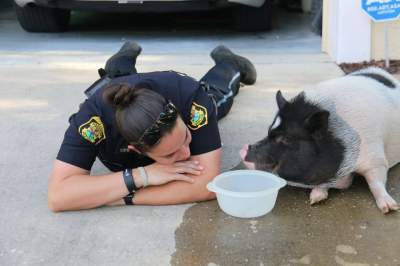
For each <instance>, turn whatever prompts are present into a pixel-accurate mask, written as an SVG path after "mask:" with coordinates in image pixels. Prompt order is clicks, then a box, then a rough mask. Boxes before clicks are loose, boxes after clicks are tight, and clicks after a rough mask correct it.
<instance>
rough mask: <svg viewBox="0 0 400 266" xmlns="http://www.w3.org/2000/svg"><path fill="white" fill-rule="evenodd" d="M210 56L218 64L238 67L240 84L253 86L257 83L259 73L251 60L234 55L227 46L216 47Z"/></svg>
mask: <svg viewBox="0 0 400 266" xmlns="http://www.w3.org/2000/svg"><path fill="white" fill-rule="evenodd" d="M210 56H211V58H212V59H213V60H214V62H215V63H216V64H217V63H222V62H231V63H233V64H234V65H235V66H237V68H238V69H239V72H240V82H242V83H244V84H246V85H252V84H254V83H255V82H256V79H257V71H256V68H255V67H254V65H253V64H252V63H251V62H250V60H248V59H247V58H244V57H243V56H240V55H236V54H234V53H233V52H232V51H231V50H229V49H228V48H227V47H226V46H224V45H219V46H217V47H215V48H214V50H212V52H211V54H210Z"/></svg>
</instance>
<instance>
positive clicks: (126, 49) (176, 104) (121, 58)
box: [48, 42, 256, 212]
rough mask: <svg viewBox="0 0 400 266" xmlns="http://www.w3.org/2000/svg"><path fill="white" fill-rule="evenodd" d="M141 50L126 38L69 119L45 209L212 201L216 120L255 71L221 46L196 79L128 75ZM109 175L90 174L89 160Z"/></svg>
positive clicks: (253, 78) (216, 156) (132, 72)
mask: <svg viewBox="0 0 400 266" xmlns="http://www.w3.org/2000/svg"><path fill="white" fill-rule="evenodd" d="M140 53H141V48H140V46H139V45H137V44H136V43H132V42H127V43H125V44H124V46H123V47H122V48H121V49H120V51H119V52H118V53H116V54H115V55H114V56H112V57H111V58H110V59H109V60H108V61H107V63H106V66H105V69H104V70H103V69H100V70H99V73H100V76H101V78H100V79H99V80H98V81H96V82H95V83H94V84H93V85H92V86H91V87H90V88H89V89H88V90H86V94H87V95H88V98H87V99H86V100H85V102H84V103H82V104H81V106H80V109H79V111H78V112H77V113H75V114H73V115H72V116H71V117H70V120H69V122H70V126H69V127H68V129H67V131H66V132H65V136H64V140H63V142H62V144H61V147H60V150H59V153H58V155H57V159H56V160H55V163H54V167H53V170H52V172H51V175H50V182H49V194H48V197H49V208H50V209H51V210H52V211H55V212H56V211H64V210H78V209H88V208H94V207H98V206H102V205H116V204H126V205H166V204H179V203H188V202H195V201H202V200H208V199H213V198H214V197H215V195H214V194H213V193H210V192H208V191H207V189H206V184H207V183H208V182H209V181H210V180H212V179H213V178H214V177H215V176H216V175H217V174H219V171H220V159H221V140H220V135H219V131H218V126H217V121H218V120H219V119H220V118H222V117H224V116H225V115H226V114H227V113H228V112H229V110H230V108H231V106H232V103H233V96H235V95H236V94H237V93H238V90H239V87H240V83H243V84H253V83H255V81H256V71H255V68H254V66H253V64H252V63H251V62H250V61H249V60H248V59H246V58H244V57H241V56H238V55H236V54H234V53H232V52H231V51H230V50H229V49H228V48H226V47H225V46H218V47H216V48H215V49H214V50H213V51H212V52H211V57H212V59H213V60H214V61H215V66H214V67H213V68H211V69H210V70H209V71H208V72H207V73H206V75H205V76H204V77H203V78H202V79H201V80H200V81H196V80H195V79H193V78H191V77H189V76H187V75H185V74H181V73H178V72H174V71H163V72H150V73H136V69H135V63H136V57H137V56H138V55H139V54H140ZM96 157H97V158H99V160H100V161H101V162H102V163H103V164H104V165H105V166H106V167H107V168H108V169H110V170H111V171H112V173H109V174H104V175H98V176H93V175H90V170H91V167H92V165H93V163H94V161H95V159H96Z"/></svg>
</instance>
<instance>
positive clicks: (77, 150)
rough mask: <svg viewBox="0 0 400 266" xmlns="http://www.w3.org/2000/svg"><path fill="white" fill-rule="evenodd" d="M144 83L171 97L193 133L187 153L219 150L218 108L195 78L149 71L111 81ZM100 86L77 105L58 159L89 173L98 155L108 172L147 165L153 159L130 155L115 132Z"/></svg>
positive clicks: (115, 128)
mask: <svg viewBox="0 0 400 266" xmlns="http://www.w3.org/2000/svg"><path fill="white" fill-rule="evenodd" d="M139 82H140V83H146V84H147V85H148V86H146V87H150V88H151V89H152V90H154V91H156V92H158V93H159V94H161V95H162V96H164V97H165V98H167V99H169V100H170V101H171V102H172V103H173V104H174V105H175V106H176V107H177V109H178V111H179V113H180V115H181V117H182V119H183V121H184V122H185V123H186V125H187V126H188V128H189V130H190V131H191V134H192V142H191V143H190V151H191V154H192V155H199V154H203V153H206V152H210V151H213V150H216V149H218V148H220V147H221V140H220V135H219V131H218V125H217V115H216V108H215V105H214V103H213V101H212V99H211V98H210V97H209V96H208V95H207V93H206V92H205V91H204V90H203V89H202V88H201V86H200V83H199V82H198V81H196V80H194V79H193V78H191V77H189V76H186V75H183V74H180V73H177V72H173V71H165V72H151V73H141V74H134V75H129V76H123V77H118V78H115V79H113V80H112V81H111V83H112V84H115V83H129V84H131V85H135V84H138V83H139ZM104 89H105V87H103V88H100V89H99V90H98V91H96V93H95V94H93V95H92V96H90V97H89V98H88V99H86V100H85V102H83V104H81V106H80V108H79V111H78V112H77V113H75V114H73V115H72V116H71V117H70V119H69V122H70V126H69V127H68V129H67V131H66V132H65V136H64V140H63V142H62V145H61V148H60V150H59V152H58V155H57V159H58V160H60V161H63V162H66V163H69V164H72V165H75V166H78V167H80V168H83V169H86V170H90V169H91V167H92V165H93V163H94V161H95V159H96V157H98V158H99V159H100V160H101V161H102V163H103V164H104V165H105V166H106V167H107V168H109V169H110V170H111V171H120V170H123V169H125V168H135V167H139V166H145V165H148V164H150V163H152V162H153V161H152V160H151V159H150V158H148V157H146V156H144V155H140V154H138V153H135V152H132V151H128V149H127V145H128V143H127V142H126V141H125V140H124V138H123V137H122V136H121V135H120V134H119V132H118V129H117V125H116V120H115V109H114V108H113V107H112V106H111V105H110V104H108V103H107V102H105V101H104V99H103V92H104Z"/></svg>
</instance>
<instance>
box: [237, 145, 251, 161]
mask: <svg viewBox="0 0 400 266" xmlns="http://www.w3.org/2000/svg"><path fill="white" fill-rule="evenodd" d="M248 151H249V144H244V145H243V147H242V149H241V150H240V152H239V154H240V158H242V160H243V161H244V160H245V158H246V156H247V152H248Z"/></svg>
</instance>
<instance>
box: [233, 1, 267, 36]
mask: <svg viewBox="0 0 400 266" xmlns="http://www.w3.org/2000/svg"><path fill="white" fill-rule="evenodd" d="M271 14H272V1H271V0H265V2H264V4H263V5H262V6H261V7H250V6H245V5H240V6H236V7H235V8H234V10H233V23H234V26H235V28H236V29H237V30H240V31H266V30H270V29H271Z"/></svg>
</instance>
